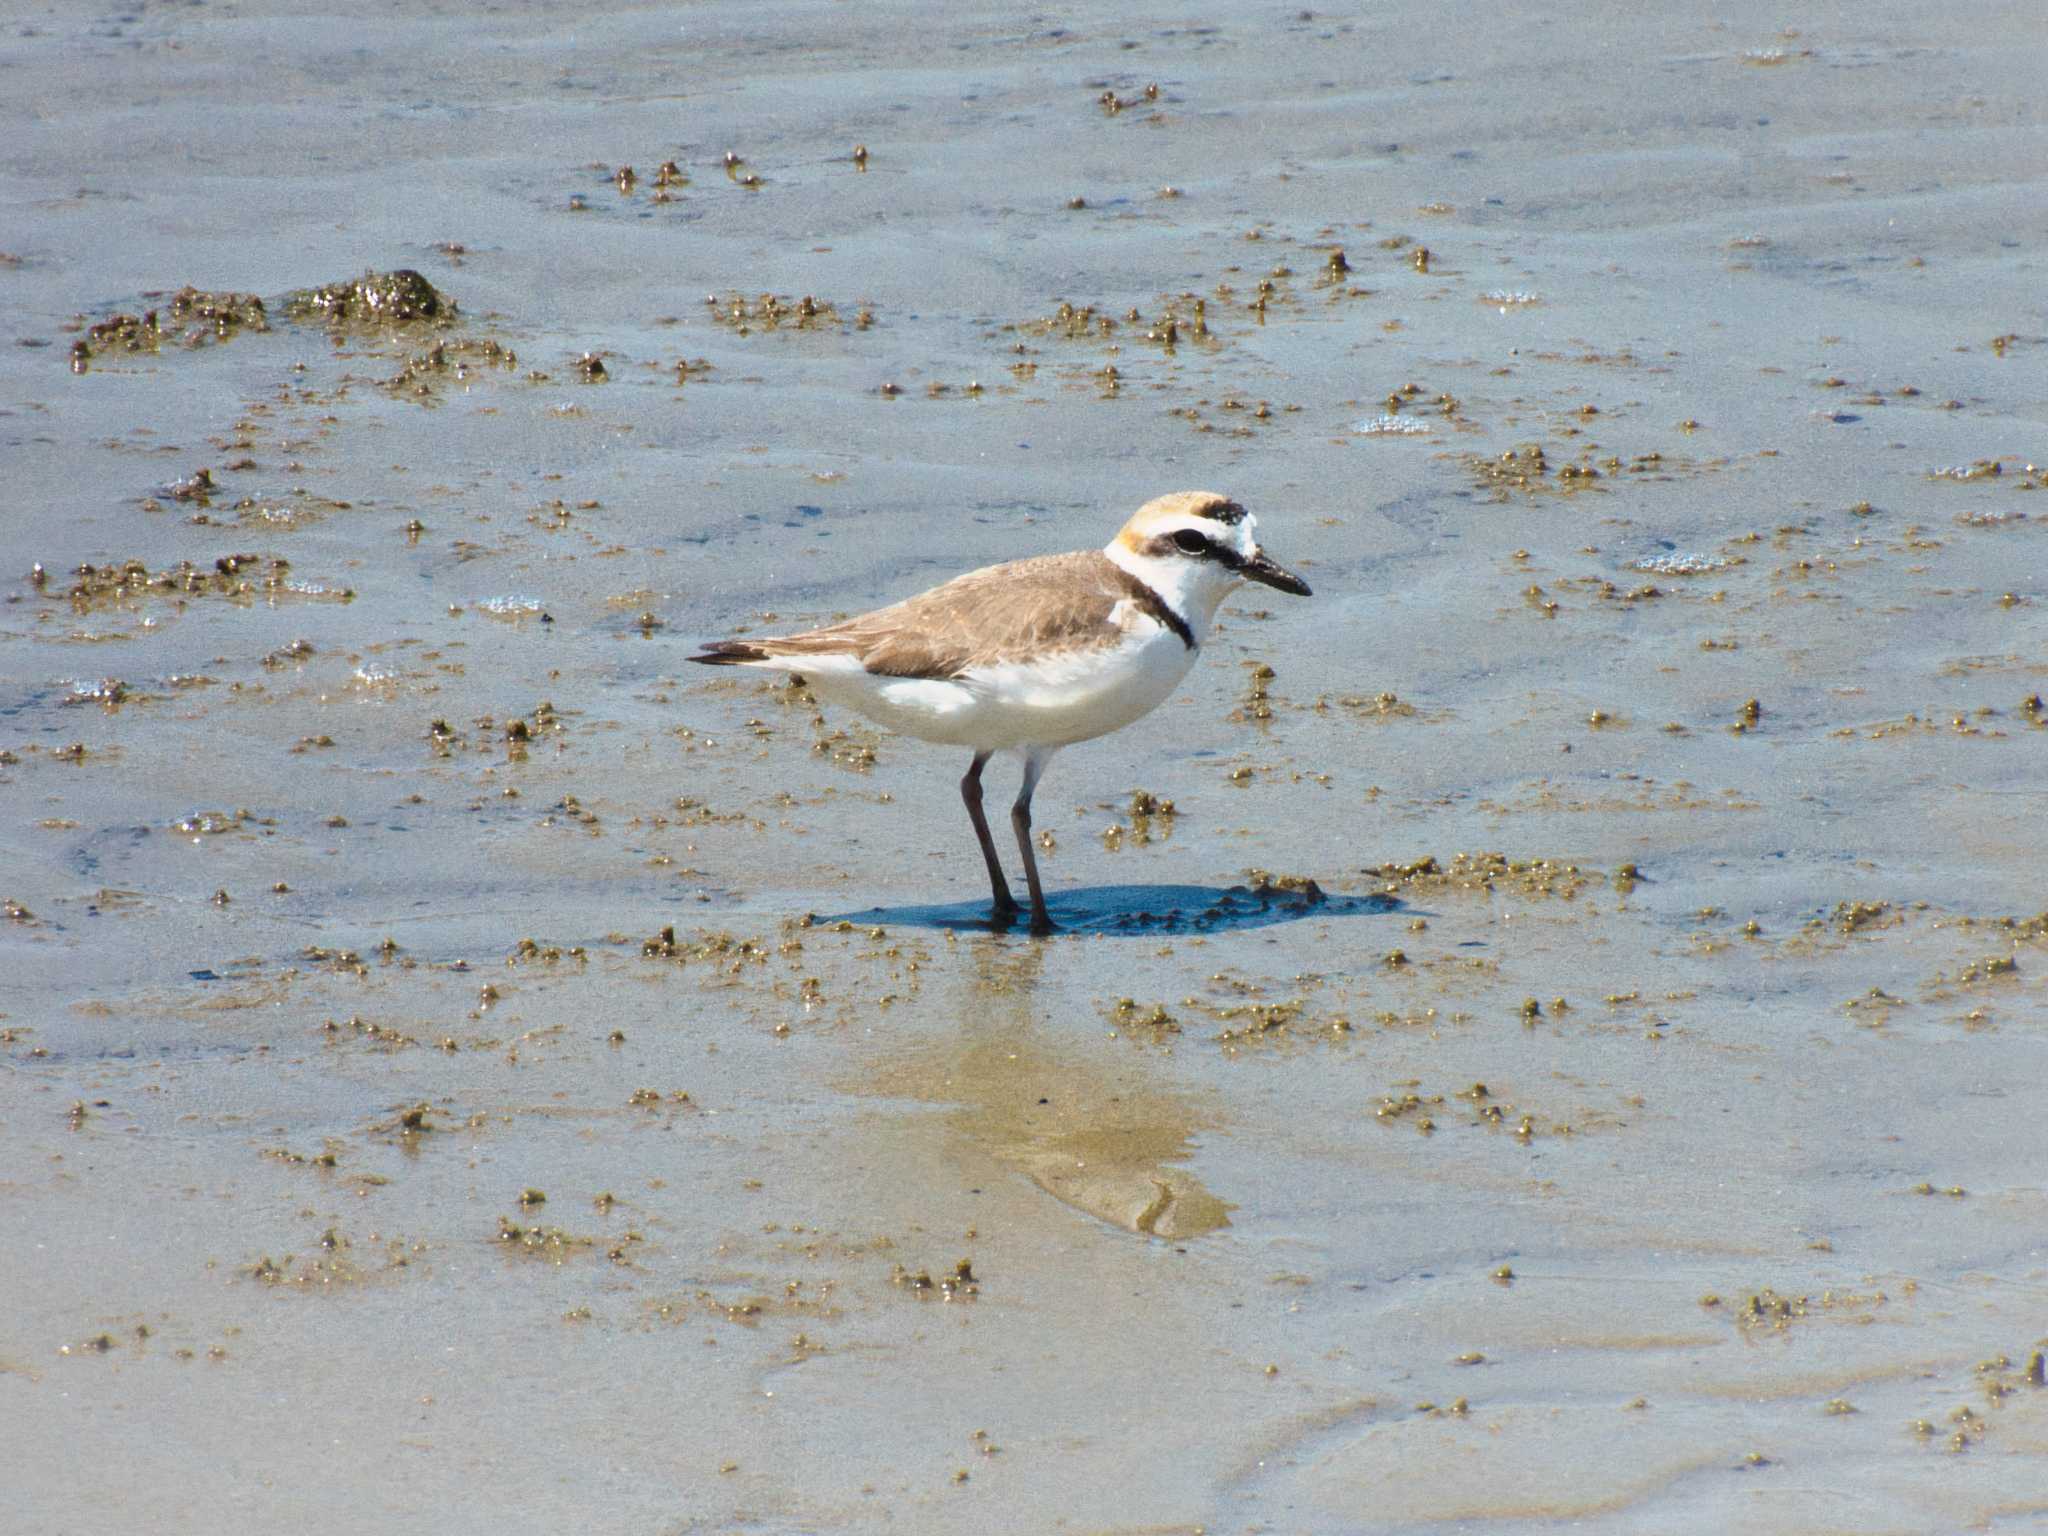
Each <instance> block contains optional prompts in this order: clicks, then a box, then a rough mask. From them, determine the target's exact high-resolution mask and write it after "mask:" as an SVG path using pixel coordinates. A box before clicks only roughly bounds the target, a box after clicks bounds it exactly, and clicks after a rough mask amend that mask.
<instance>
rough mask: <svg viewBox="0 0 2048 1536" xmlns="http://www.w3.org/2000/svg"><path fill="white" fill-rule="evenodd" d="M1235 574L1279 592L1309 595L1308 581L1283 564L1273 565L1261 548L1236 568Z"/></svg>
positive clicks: (1298, 595) (1302, 595)
mask: <svg viewBox="0 0 2048 1536" xmlns="http://www.w3.org/2000/svg"><path fill="white" fill-rule="evenodd" d="M1237 574H1238V575H1240V576H1242V577H1243V578H1244V579H1245V580H1246V581H1256V582H1261V583H1263V584H1264V585H1266V586H1269V587H1273V588H1276V589H1277V590H1279V591H1281V592H1292V593H1293V594H1294V595H1295V596H1296V597H1307V596H1308V595H1309V590H1308V583H1307V582H1305V581H1303V580H1302V579H1301V578H1300V577H1299V576H1297V575H1295V574H1294V572H1292V571H1290V570H1288V569H1287V568H1286V567H1285V566H1283V565H1275V564H1274V563H1273V562H1272V561H1271V560H1268V559H1267V558H1266V555H1265V552H1264V551H1263V550H1262V551H1260V552H1259V553H1258V554H1256V555H1253V556H1252V557H1251V559H1249V560H1247V561H1245V562H1244V563H1243V564H1241V565H1239V566H1238V568H1237Z"/></svg>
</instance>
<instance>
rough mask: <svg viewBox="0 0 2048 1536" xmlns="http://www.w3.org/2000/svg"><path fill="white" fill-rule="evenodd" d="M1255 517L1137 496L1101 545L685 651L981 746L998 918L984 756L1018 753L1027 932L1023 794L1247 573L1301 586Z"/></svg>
mask: <svg viewBox="0 0 2048 1536" xmlns="http://www.w3.org/2000/svg"><path fill="white" fill-rule="evenodd" d="M1257 522H1258V520H1257V519H1256V518H1255V517H1253V515H1252V514H1251V513H1250V512H1248V511H1246V510H1245V508H1244V507H1243V506H1242V505H1241V504H1240V503H1238V502H1236V501H1233V500H1232V499H1231V498H1229V497H1228V496H1224V495H1220V494H1218V493H1216V492H1213V491H1178V492H1175V493H1173V494H1171V495H1166V496H1160V497H1157V498H1155V499H1154V500H1152V501H1148V502H1146V503H1145V505H1144V506H1142V507H1140V508H1139V509H1138V510H1137V512H1136V513H1135V514H1133V515H1132V517H1131V519H1130V520H1129V521H1128V522H1126V523H1125V524H1124V525H1123V527H1122V528H1121V529H1119V530H1118V531H1117V535H1116V537H1115V538H1113V539H1111V540H1110V541H1109V543H1108V544H1107V545H1105V546H1104V547H1103V548H1101V549H1090V550H1079V551H1076V552H1074V553H1071V554H1060V555H1039V556H1036V557H1033V558H1030V559H1024V560H1010V561H1005V562H1004V563H1002V564H1000V565H990V566H984V567H983V568H982V569H980V570H975V571H969V572H967V573H966V574H965V575H963V576H956V577H954V578H953V579H952V580H951V581H948V582H945V583H943V584H941V585H939V586H936V587H933V588H931V589H930V590H929V591H925V592H920V593H918V594H917V595H916V596H915V597H909V598H905V599H904V600H903V601H902V602H900V603H894V604H892V605H890V606H889V607H887V608H878V609H876V610H875V611H874V612H872V613H863V614H861V615H859V616H858V617H855V618H851V619H846V620H843V621H842V622H840V623H837V624H830V625H827V626H825V627H824V628H822V629H811V630H805V631H804V632H802V633H801V634H794V635H772V636H763V637H761V638H758V639H755V638H747V639H734V640H714V641H711V642H709V643H708V644H706V645H704V646H703V647H702V648H701V649H700V651H699V652H698V654H696V655H693V656H691V657H690V658H689V660H691V661H693V662H697V663H700V664H702V665H704V666H711V667H752V668H755V669H757V670H762V671H770V672H782V673H788V674H792V675H796V676H800V677H802V678H803V679H804V680H805V682H807V683H808V684H809V686H810V688H811V691H812V692H813V693H814V694H815V695H816V696H817V697H818V698H820V699H824V700H827V701H829V702H832V703H837V704H841V705H845V706H847V707H849V708H852V709H855V710H858V711H859V712H860V713H862V714H864V715H866V716H868V717H869V718H870V719H873V720H877V721H879V722H880V723H881V724H883V725H885V726H888V727H889V728H890V729H892V730H895V731H899V732H901V733H902V734H904V735H907V736H915V737H918V738H920V739H922V740H924V741H931V742H937V743H940V744H943V745H947V746H954V747H966V748H968V749H970V750H971V751H972V752H973V754H974V756H973V761H972V762H971V763H970V764H969V766H968V769H967V772H966V774H965V775H964V776H963V777H962V778H961V780H960V798H961V799H962V800H963V801H965V802H966V805H967V815H968V817H969V819H970V820H972V821H973V823H974V835H975V839H976V840H977V841H978V842H979V843H980V844H981V856H982V858H983V860H984V861H985V862H986V863H987V865H988V878H989V888H990V890H991V892H992V894H993V907H992V911H991V913H990V919H991V923H992V926H994V927H995V928H996V929H998V930H1004V929H1007V928H1009V927H1010V926H1011V925H1012V924H1014V923H1015V922H1016V920H1017V917H1018V915H1019V912H1020V910H1021V909H1020V908H1019V906H1018V903H1017V900H1016V897H1015V896H1014V895H1012V894H1011V890H1010V883H1009V880H1008V878H1007V877H1006V876H1005V875H1004V873H1003V866H1002V861H1001V860H1000V859H999V858H997V856H996V845H995V839H994V838H993V837H991V836H990V835H989V829H988V818H987V816H986V815H984V814H983V811H982V795H981V772H982V769H983V768H985V767H986V766H987V765H988V761H989V759H990V758H991V757H993V756H994V755H995V754H996V753H998V752H1014V753H1017V754H1019V755H1021V756H1022V758H1023V760H1024V778H1023V787H1022V788H1021V790H1020V791H1019V792H1018V795H1017V800H1016V803H1015V804H1014V805H1013V806H1011V808H1010V825H1011V827H1012V829H1013V830H1014V831H1015V833H1016V836H1017V850H1018V852H1019V853H1020V854H1022V855H1023V859H1024V878H1025V882H1026V884H1027V886H1028V888H1029V890H1030V894H1031V924H1030V931H1031V932H1032V933H1033V934H1034V935H1038V936H1044V935H1046V934H1049V933H1051V932H1053V931H1054V924H1053V921H1052V917H1051V914H1050V913H1049V912H1048V911H1047V910H1046V904H1045V889H1044V886H1043V885H1042V884H1041V882H1040V880H1039V876H1038V860H1037V857H1036V856H1035V855H1034V853H1033V852H1032V846H1031V798H1032V796H1033V794H1035V793H1036V792H1037V789H1038V781H1039V778H1040V777H1041V775H1043V774H1044V772H1045V768H1046V764H1047V763H1048V762H1050V761H1051V760H1052V756H1053V754H1054V753H1056V752H1058V751H1059V750H1060V749H1061V748H1062V747H1070V746H1073V745H1075V744H1076V743H1077V742H1083V741H1088V740H1091V739H1093V738H1094V737H1097V736H1104V735H1107V734H1108V733H1109V732H1111V731H1114V730H1118V729H1121V728H1122V727H1124V726H1126V725H1129V724H1130V723H1131V722H1132V721H1134V720H1136V719H1138V718H1139V717H1140V716H1142V715H1145V714H1148V713H1150V712H1151V711H1152V710H1153V709H1155V708H1156V707H1157V706H1158V705H1159V704H1161V703H1162V702H1164V700H1165V699H1166V697H1167V695H1168V694H1170V693H1172V691H1173V690H1174V689H1175V688H1176V687H1177V686H1178V685H1179V684H1180V681H1181V679H1182V678H1184V677H1185V676H1187V673H1188V669H1189V668H1190V667H1192V666H1193V665H1194V663H1195V658H1196V656H1197V655H1198V654H1199V653H1200V651H1201V648H1202V643H1203V641H1204V640H1206V639H1207V638H1208V635H1209V629H1210V626H1211V624H1212V623H1213V622H1214V620H1215V617H1216V610H1217V608H1218V607H1219V606H1220V605H1221V604H1222V602H1223V600H1224V598H1226V597H1228V596H1229V595H1230V593H1231V591H1232V589H1234V588H1235V587H1236V586H1237V585H1238V584H1239V583H1240V582H1245V581H1256V582H1260V583H1262V584H1264V585H1266V586H1268V587H1272V588H1275V589H1276V590H1278V591H1281V592H1288V593H1292V594H1293V595H1295V596H1297V597H1307V596H1309V595H1310V593H1309V585H1308V583H1307V582H1305V581H1303V580H1302V579H1301V578H1300V577H1299V576H1297V575H1295V574H1294V573H1293V572H1292V571H1290V570H1287V569H1285V568H1284V567H1282V566H1280V565H1277V564H1275V563H1274V562H1273V560H1272V559H1271V558H1269V557H1268V556H1267V555H1266V553H1265V551H1264V550H1262V549H1260V548H1259V544H1258V541H1257V539H1256V538H1255V537H1254V530H1255V529H1256V527H1257Z"/></svg>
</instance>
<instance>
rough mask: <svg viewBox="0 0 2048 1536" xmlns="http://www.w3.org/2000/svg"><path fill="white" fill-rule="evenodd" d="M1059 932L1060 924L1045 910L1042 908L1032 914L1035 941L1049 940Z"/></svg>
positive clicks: (1032, 933) (1032, 930) (1032, 931)
mask: <svg viewBox="0 0 2048 1536" xmlns="http://www.w3.org/2000/svg"><path fill="white" fill-rule="evenodd" d="M1059 931H1060V929H1059V924H1057V923H1055V922H1054V921H1053V920H1052V914H1051V913H1049V912H1047V911H1046V910H1045V908H1043V907H1040V908H1039V909H1038V910H1037V911H1035V912H1033V913H1032V914H1031V937H1033V938H1034V939H1043V938H1049V937H1051V936H1052V935H1053V934H1055V933H1058V932H1059Z"/></svg>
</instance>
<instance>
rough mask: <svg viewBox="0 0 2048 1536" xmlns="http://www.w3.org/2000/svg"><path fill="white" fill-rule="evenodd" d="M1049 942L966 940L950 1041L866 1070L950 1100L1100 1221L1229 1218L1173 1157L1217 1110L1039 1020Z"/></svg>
mask: <svg viewBox="0 0 2048 1536" xmlns="http://www.w3.org/2000/svg"><path fill="white" fill-rule="evenodd" d="M1047 954H1048V948H1047V946H1045V945H1043V944H1012V943H1006V942H1005V941H1003V940H1002V939H999V938H995V937H993V936H991V937H989V938H984V939H978V940H976V941H974V943H973V944H972V946H971V953H970V955H969V956H968V957H967V958H968V959H969V960H970V963H971V965H972V967H973V969H972V974H971V976H969V977H968V978H966V990H967V996H966V998H965V999H964V1000H963V1001H964V1004H965V1006H963V1008H962V1009H961V1023H962V1028H961V1033H960V1036H959V1038H958V1044H957V1047H954V1048H949V1049H947V1050H946V1051H945V1052H943V1053H942V1054H939V1055H935V1056H930V1057H927V1058H925V1059H922V1060H918V1061H914V1062H907V1063H904V1064H902V1065H900V1066H898V1067H896V1068H894V1069H885V1070H884V1071H883V1072H881V1073H879V1074H876V1075H875V1076H874V1077H872V1078H870V1079H869V1081H870V1082H871V1083H872V1084H873V1085H874V1086H875V1087H876V1088H878V1089H880V1090H881V1091H882V1092H885V1093H888V1094H892V1095H896V1096H900V1097H905V1098H912V1099H918V1100H922V1101H924V1102H926V1103H946V1104H952V1105H955V1106H957V1108H956V1109H955V1111H954V1113H953V1114H952V1115H951V1117H950V1118H949V1122H948V1123H949V1125H950V1127H951V1129H952V1130H953V1132H954V1134H955V1135H957V1136H960V1137H963V1138H965V1139H966V1140H968V1141H970V1142H971V1143H973V1145H974V1146H975V1147H976V1148H977V1149H978V1150H980V1151H981V1152H983V1153H986V1154H987V1155H988V1156H990V1157H992V1158H994V1159H996V1160H997V1161H998V1162H1000V1163H1003V1164H1005V1165H1007V1166H1008V1167H1011V1168H1014V1169H1015V1170H1017V1171H1018V1172H1019V1173H1021V1174H1023V1175H1024V1176H1025V1177H1026V1178H1028V1179H1030V1180H1031V1181H1032V1182H1033V1183H1034V1184H1036V1185H1037V1186H1038V1187H1039V1188H1040V1189H1043V1190H1044V1191H1045V1192H1046V1193H1047V1194H1049V1195H1051V1196H1053V1198H1055V1199H1057V1200H1060V1201H1063V1202H1064V1203H1066V1204H1067V1205H1070V1206H1072V1207H1074V1209H1076V1210H1078V1211H1085V1212H1086V1213H1087V1214H1088V1215H1090V1216H1093V1217H1095V1218H1097V1219H1098V1220H1100V1221H1106V1222H1109V1223H1111V1224H1112V1225H1115V1226H1119V1227H1122V1228H1124V1229H1125V1230H1126V1231H1130V1232H1137V1233H1141V1234H1144V1235H1146V1236H1149V1237H1164V1238H1190V1237H1199V1236H1200V1235H1201V1234H1202V1233H1204V1232H1213V1231H1215V1230H1216V1229H1217V1228H1219V1227H1224V1226H1228V1225H1229V1224H1230V1210H1231V1207H1230V1206H1229V1205H1228V1204H1227V1203H1225V1202H1224V1201H1222V1200H1220V1199H1218V1198H1217V1197H1216V1196H1215V1195H1213V1194H1211V1193H1210V1192H1209V1191H1208V1190H1207V1189H1206V1188H1204V1187H1203V1185H1202V1183H1201V1181H1200V1180H1199V1179H1197V1178H1195V1177H1194V1175H1192V1174H1191V1173H1189V1172H1188V1171H1187V1170H1186V1169H1184V1168H1181V1167H1179V1166H1177V1165H1178V1164H1179V1163H1181V1162H1182V1161H1183V1160H1184V1159H1185V1158H1186V1157H1187V1156H1188V1154H1189V1152H1190V1151H1191V1150H1192V1145H1193V1139H1194V1136H1195V1133H1196V1132H1197V1131H1201V1130H1210V1129H1214V1128H1215V1126H1216V1123H1217V1122H1216V1119H1215V1117H1214V1116H1213V1115H1207V1114H1204V1113H1202V1112H1200V1111H1198V1110H1197V1109H1196V1108H1195V1106H1193V1105H1192V1104H1190V1103H1188V1102H1187V1101H1185V1100H1184V1099H1181V1098H1179V1097H1177V1096H1175V1095H1173V1094H1170V1093H1165V1092H1162V1091H1160V1090H1159V1089H1158V1087H1157V1086H1156V1085H1154V1084H1153V1083H1151V1082H1150V1081H1148V1080H1146V1078H1145V1077H1144V1072H1145V1066H1146V1063H1145V1061H1144V1059H1143V1058H1134V1057H1130V1056H1127V1055H1125V1056H1116V1057H1112V1058H1109V1059H1101V1058H1100V1057H1098V1056H1097V1055H1096V1054H1095V1053H1092V1052H1084V1051H1083V1050H1082V1049H1080V1048H1079V1047H1080V1042H1069V1041H1067V1040H1060V1041H1057V1042H1055V1041H1054V1040H1053V1039H1052V1038H1051V1037H1049V1036H1048V1035H1047V1034H1046V1033H1045V1032H1043V1031H1041V1030H1039V1029H1038V1028H1037V1027H1036V1025H1035V1023H1034V1021H1033V1016H1032V1005H1033V999H1034V997H1035V995H1036V993H1037V990H1038V981H1039V976H1040V972H1041V970H1042V969H1043V967H1044V965H1045V961H1046V956H1047Z"/></svg>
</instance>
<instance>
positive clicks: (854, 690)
mask: <svg viewBox="0 0 2048 1536" xmlns="http://www.w3.org/2000/svg"><path fill="white" fill-rule="evenodd" d="M1112 619H1113V620H1114V621H1115V622H1117V623H1118V625H1119V627H1120V628H1121V629H1122V631H1123V638H1122V639H1121V641H1120V642H1118V643H1117V644H1114V645H1108V646H1095V647H1076V648H1073V649H1068V650H1059V651H1049V652H1046V653H1045V654H1042V655H1038V656H1028V657H1017V658H1014V659H1011V660H1006V661H1001V662H996V663H992V664H989V665H985V666H977V667H972V668H970V669H969V670H968V671H967V672H965V673H964V674H962V675H961V676H960V677H958V678H954V679H936V678H913V677H877V676H874V675H873V674H871V673H868V672H866V671H864V670H862V669H861V668H860V666H859V664H858V663H856V662H853V661H852V659H851V658H845V659H844V662H843V664H839V665H832V664H829V663H831V662H839V661H840V660H841V659H840V658H823V657H820V658H817V659H816V660H815V661H811V662H807V663H806V664H805V665H804V666H803V667H802V668H801V670H802V671H803V672H804V674H805V675H806V677H808V678H809V679H810V683H811V687H812V690H813V691H814V692H816V693H817V694H818V696H819V697H820V698H823V699H827V700H831V701H833V702H836V703H841V704H845V705H847V706H849V707H851V708H853V709H857V710H859V711H860V712H861V713H863V714H865V715H867V716H869V717H870V718H872V719H875V720H878V721H880V722H881V723H882V724H884V725H886V726H888V727H890V728H891V729H892V730H897V731H901V732H903V733H904V734H905V735H907V736H917V737H920V738H922V739H923V740H926V741H937V742H945V743H948V744H951V745H956V746H964V747H972V748H974V749H976V750H977V751H984V750H1003V749H1009V748H1022V747H1061V746H1069V745H1071V744H1073V743H1074V742H1077V741H1087V740H1089V739H1090V738H1092V737H1095V736H1101V735H1105V734H1106V733H1108V732H1110V731H1114V730H1116V729H1118V728H1119V727H1121V726H1126V725H1129V724H1130V723H1131V722H1132V721H1133V720H1136V719H1138V718H1139V717H1140V716H1141V715H1144V714H1146V713H1148V712H1150V711H1151V710H1152V709H1154V708H1156V707H1157V706H1158V705H1159V704H1160V703H1162V702H1163V701H1164V700H1165V699H1166V697H1167V695H1168V694H1170V693H1172V692H1173V690H1174V688H1175V687H1176V686H1178V685H1179V683H1180V681H1181V679H1182V678H1184V677H1186V676H1187V674H1188V668H1189V667H1191V666H1192V665H1193V664H1194V660H1195V654H1196V653H1195V652H1194V651H1193V650H1192V649H1190V648H1189V647H1188V646H1187V645H1186V644H1184V643H1183V642H1182V640H1181V639H1180V637H1179V636H1178V635H1176V634H1174V633H1173V632H1172V631H1171V630H1169V629H1167V628H1166V627H1165V626H1164V625H1161V624H1159V623H1157V622H1155V621H1154V620H1152V619H1150V618H1148V617H1146V616H1145V615H1144V614H1143V613H1141V612H1139V611H1138V610H1137V609H1136V606H1135V605H1133V604H1129V603H1119V604H1117V606H1116V609H1115V610H1114V611H1113V613H1112ZM820 662H825V663H828V664H825V665H819V664H818V663H820Z"/></svg>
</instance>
